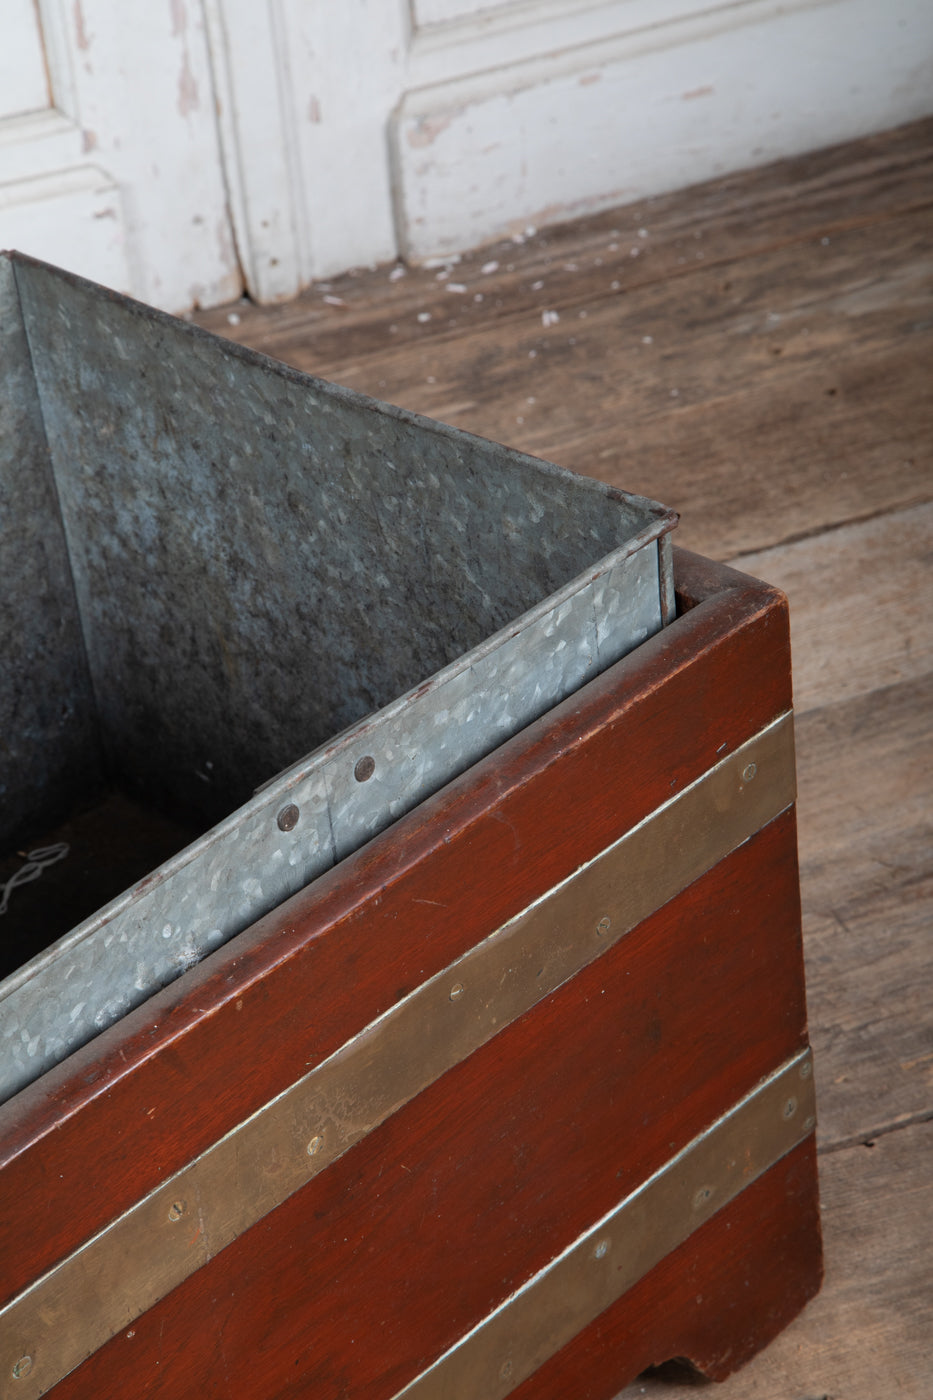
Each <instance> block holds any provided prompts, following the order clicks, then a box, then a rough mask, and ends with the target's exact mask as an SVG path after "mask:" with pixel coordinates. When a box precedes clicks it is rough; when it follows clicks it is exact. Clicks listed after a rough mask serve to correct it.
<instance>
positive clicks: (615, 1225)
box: [394, 1051, 815, 1400]
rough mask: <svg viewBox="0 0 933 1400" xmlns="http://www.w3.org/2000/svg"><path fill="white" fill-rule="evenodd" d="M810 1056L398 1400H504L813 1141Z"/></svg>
mask: <svg viewBox="0 0 933 1400" xmlns="http://www.w3.org/2000/svg"><path fill="white" fill-rule="evenodd" d="M814 1124H815V1109H814V1102H813V1076H812V1073H811V1064H810V1056H809V1052H808V1051H807V1052H804V1053H803V1054H802V1055H798V1056H797V1057H796V1058H795V1059H793V1060H791V1061H790V1062H789V1063H788V1064H786V1065H784V1066H783V1067H782V1068H781V1069H780V1070H778V1071H777V1073H776V1074H773V1075H772V1076H771V1077H770V1078H769V1079H766V1080H765V1081H764V1083H763V1084H760V1085H759V1086H758V1087H757V1088H756V1089H755V1090H754V1091H753V1092H752V1093H751V1094H749V1095H748V1096H747V1097H746V1098H744V1099H742V1101H741V1102H740V1103H738V1104H736V1105H735V1107H734V1108H732V1109H730V1111H729V1112H728V1113H726V1114H724V1116H723V1117H722V1118H720V1119H718V1120H717V1121H716V1122H715V1123H713V1125H712V1126H711V1127H709V1128H707V1129H706V1131H705V1132H703V1133H701V1134H700V1135H699V1137H696V1138H694V1139H693V1141H692V1142H691V1143H689V1144H688V1145H687V1146H686V1147H685V1148H684V1149H683V1151H682V1152H678V1153H677V1155H676V1157H672V1158H671V1160H670V1161H669V1162H665V1164H664V1166H663V1167H662V1168H661V1169H660V1171H657V1172H655V1174H654V1176H651V1177H649V1178H648V1180H647V1181H645V1182H644V1183H643V1184H642V1185H641V1186H639V1187H638V1189H637V1190H635V1191H633V1192H632V1194H631V1195H630V1196H626V1198H625V1200H624V1201H622V1202H621V1203H620V1204H619V1205H618V1206H616V1208H615V1209H614V1210H612V1211H610V1212H609V1214H608V1215H605V1216H604V1217H603V1219H602V1220H600V1221H598V1222H597V1224H595V1225H594V1226H593V1227H592V1229H589V1230H587V1231H586V1233H585V1234H583V1235H581V1236H580V1237H579V1239H576V1240H574V1242H573V1244H572V1245H570V1246H569V1248H568V1249H565V1250H564V1252H563V1253H562V1254H559V1255H558V1256H557V1258H556V1259H554V1260H552V1261H551V1263H550V1264H548V1265H547V1266H546V1267H545V1268H544V1269H542V1270H541V1271H540V1273H538V1274H535V1275H534V1277H533V1278H531V1279H529V1280H528V1282H527V1283H525V1284H524V1285H523V1286H522V1287H521V1288H520V1289H519V1290H518V1292H516V1293H513V1294H512V1295H511V1297H509V1298H507V1299H506V1301H505V1302H504V1303H502V1305H501V1306H500V1307H498V1308H497V1309H496V1310H495V1311H494V1312H492V1313H490V1314H489V1316H488V1317H486V1318H484V1319H483V1321H482V1322H480V1323H479V1324H478V1325H477V1326H476V1327H474V1328H473V1329H472V1331H470V1332H468V1333H467V1335H466V1336H465V1337H463V1338H461V1340H460V1341H459V1342H457V1343H456V1344H455V1345H454V1346H452V1347H451V1348H450V1350H449V1351H446V1352H445V1353H444V1354H443V1356H441V1357H439V1359H438V1360H437V1361H435V1362H434V1364H433V1365H432V1366H430V1367H428V1369H427V1370H426V1371H423V1372H422V1373H421V1375H420V1376H417V1377H416V1378H415V1380H413V1381H411V1382H410V1384H409V1385H406V1386H405V1387H404V1389H402V1390H400V1391H399V1392H398V1393H397V1395H396V1396H395V1397H394V1400H500V1397H503V1396H506V1395H508V1394H509V1393H510V1392H511V1391H512V1390H514V1389H515V1388H516V1387H517V1386H519V1385H521V1383H522V1381H524V1380H526V1379H527V1378H528V1377H529V1376H530V1375H532V1374H533V1373H534V1372H535V1371H536V1370H537V1369H538V1367H539V1366H541V1365H543V1364H544V1362H545V1361H547V1360H548V1358H549V1357H551V1356H554V1355H556V1353H557V1352H558V1351H560V1349H561V1347H563V1346H565V1345H566V1344H567V1342H569V1341H570V1340H571V1339H572V1338H573V1337H575V1336H576V1335H577V1333H578V1332H580V1331H582V1329H583V1328H584V1327H586V1326H587V1325H588V1324H589V1323H590V1322H593V1321H594V1320H595V1319H596V1318H597V1317H598V1316H599V1314H600V1313H601V1312H604V1311H605V1310H606V1308H608V1307H609V1306H610V1304H611V1303H614V1302H615V1301H616V1299H617V1298H621V1297H622V1294H623V1293H625V1292H627V1290H628V1289H629V1288H631V1287H632V1286H633V1285H634V1284H636V1283H638V1281H639V1279H642V1278H644V1276H645V1275H646V1274H647V1273H648V1272H649V1271H650V1270H651V1269H653V1268H654V1266H655V1264H659V1263H660V1262H661V1260H662V1259H664V1258H665V1256H666V1255H668V1254H670V1252H671V1250H673V1249H676V1248H677V1246H678V1245H679V1244H683V1242H684V1240H685V1239H687V1237H688V1236H689V1235H691V1234H692V1233H693V1231H694V1230H696V1229H697V1227H698V1226H700V1225H702V1224H703V1222H704V1221H706V1220H708V1219H709V1218H710V1217H711V1216H712V1215H715V1213H716V1211H718V1210H720V1209H721V1208H722V1207H723V1206H724V1205H727V1204H728V1202H729V1201H731V1200H733V1199H734V1198H735V1197H736V1196H737V1195H738V1194H739V1192H740V1191H742V1190H743V1189H744V1188H745V1187H746V1186H748V1185H749V1184H750V1183H751V1182H752V1181H754V1180H756V1179H757V1178H758V1177H759V1176H761V1175H762V1173H763V1172H766V1171H767V1170H768V1168H769V1167H772V1166H774V1164H775V1163H776V1162H778V1161H780V1159H781V1158H782V1157H783V1156H785V1154H786V1153H788V1152H789V1151H790V1150H791V1148H793V1147H796V1146H797V1144H798V1143H800V1142H802V1141H803V1139H804V1138H805V1137H806V1136H807V1135H808V1134H809V1133H811V1132H812V1131H813V1128H814Z"/></svg>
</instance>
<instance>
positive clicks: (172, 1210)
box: [168, 1201, 188, 1221]
mask: <svg viewBox="0 0 933 1400" xmlns="http://www.w3.org/2000/svg"><path fill="white" fill-rule="evenodd" d="M187 1211H188V1202H187V1201H173V1202H172V1204H171V1205H170V1206H169V1208H168V1218H169V1220H172V1221H175V1220H180V1219H181V1217H182V1216H183V1215H186V1214H187Z"/></svg>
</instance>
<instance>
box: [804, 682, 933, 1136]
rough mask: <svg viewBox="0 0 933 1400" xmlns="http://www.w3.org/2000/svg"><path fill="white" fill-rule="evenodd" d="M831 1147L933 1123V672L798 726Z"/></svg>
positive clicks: (807, 900) (807, 918)
mask: <svg viewBox="0 0 933 1400" xmlns="http://www.w3.org/2000/svg"><path fill="white" fill-rule="evenodd" d="M797 754H798V761H797V768H798V785H799V792H800V796H799V803H798V813H799V832H800V835H799V841H800V861H801V897H802V902H803V914H804V950H805V954H806V961H807V1000H808V1005H809V1013H810V1026H811V1036H812V1038H813V1044H814V1057H815V1067H816V1083H817V1091H818V1104H819V1125H820V1126H819V1140H820V1143H821V1146H823V1147H826V1146H829V1145H831V1144H833V1143H835V1142H839V1141H846V1140H850V1139H852V1138H853V1137H854V1138H857V1137H859V1136H860V1135H861V1136H867V1135H869V1134H870V1133H871V1132H873V1131H875V1130H876V1129H877V1128H878V1127H880V1126H882V1125H886V1124H890V1123H893V1122H897V1121H898V1120H903V1119H909V1118H911V1117H912V1116H914V1115H916V1114H923V1113H931V1114H933V999H931V997H930V980H931V974H933V957H931V942H930V925H931V920H930V911H931V909H933V804H931V800H930V793H931V791H933V675H927V676H925V677H923V678H921V679H919V680H917V681H913V682H911V683H909V684H903V685H898V686H893V687H891V688H889V689H887V690H884V691H879V692H875V693H874V694H871V695H864V696H860V697H859V698H857V699H855V700H851V701H848V702H845V703H842V704H839V705H834V706H827V707H824V708H822V709H819V710H814V711H811V712H810V713H809V714H807V715H804V716H803V718H802V719H801V720H799V721H798V745H797Z"/></svg>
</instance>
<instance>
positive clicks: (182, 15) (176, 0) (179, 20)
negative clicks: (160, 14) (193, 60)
mask: <svg viewBox="0 0 933 1400" xmlns="http://www.w3.org/2000/svg"><path fill="white" fill-rule="evenodd" d="M169 8H170V9H171V12H172V34H173V35H175V36H176V37H177V36H178V35H179V34H184V32H185V30H186V29H187V28H188V12H187V10H186V9H185V0H169Z"/></svg>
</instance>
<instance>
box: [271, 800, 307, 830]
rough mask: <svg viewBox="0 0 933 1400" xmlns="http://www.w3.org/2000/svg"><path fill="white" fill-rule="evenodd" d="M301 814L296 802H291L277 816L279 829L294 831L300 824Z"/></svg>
mask: <svg viewBox="0 0 933 1400" xmlns="http://www.w3.org/2000/svg"><path fill="white" fill-rule="evenodd" d="M300 816H301V813H300V812H299V810H298V808H297V807H296V806H295V804H294V802H289V804H288V806H287V807H283V808H282V810H281V812H280V813H279V815H278V816H277V817H276V819H275V820H276V824H277V826H278V828H279V831H294V830H295V827H296V826H297V825H298V818H299V817H300Z"/></svg>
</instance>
